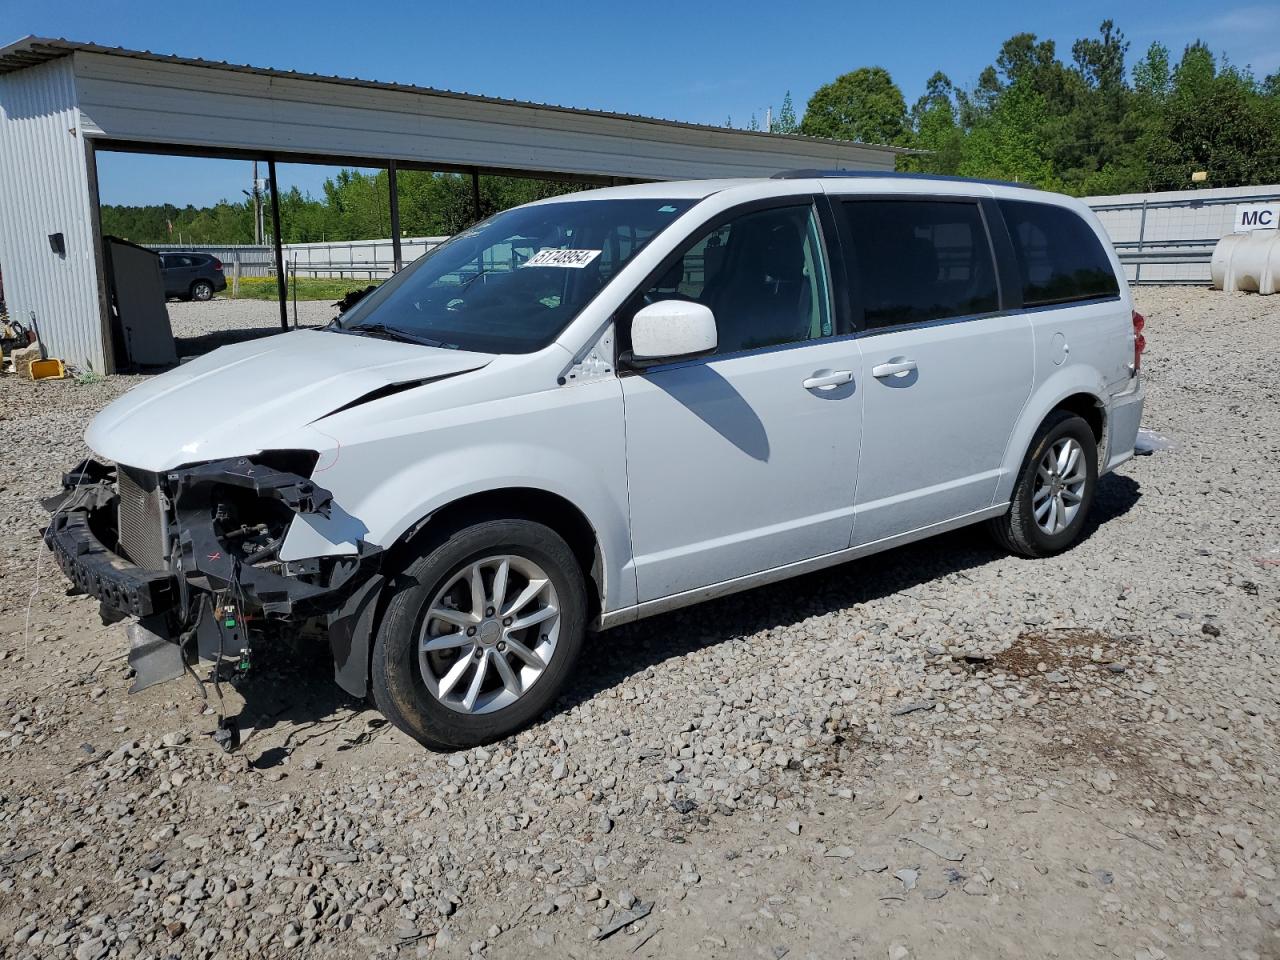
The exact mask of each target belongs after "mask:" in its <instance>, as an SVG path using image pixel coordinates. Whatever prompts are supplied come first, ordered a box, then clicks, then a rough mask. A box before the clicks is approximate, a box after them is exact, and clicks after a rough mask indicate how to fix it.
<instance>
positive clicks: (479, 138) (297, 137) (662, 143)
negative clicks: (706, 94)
mask: <svg viewBox="0 0 1280 960" xmlns="http://www.w3.org/2000/svg"><path fill="white" fill-rule="evenodd" d="M73 58H74V60H75V69H76V83H77V88H78V90H79V93H80V107H81V110H82V111H83V114H84V122H85V130H86V132H87V133H88V134H90V135H93V136H103V137H108V138H110V139H113V140H129V141H142V142H151V143H169V144H184V145H191V146H197V147H200V146H205V147H208V148H210V149H218V148H222V149H227V148H233V149H244V150H261V151H280V152H286V151H287V152H293V153H302V154H313V155H314V154H327V155H336V156H342V155H346V156H353V157H367V158H370V159H398V160H416V161H419V162H423V163H432V164H440V165H447V166H482V167H503V168H511V169H520V170H529V171H541V172H553V173H580V174H586V175H594V176H614V177H623V178H635V179H653V180H677V179H697V178H706V177H740V176H742V177H758V176H762V175H763V176H768V175H770V174H773V173H776V172H777V171H779V170H785V169H794V168H804V167H825V168H833V167H846V168H857V169H867V170H891V169H893V165H894V160H895V154H894V153H893V152H892V151H890V150H887V149H874V148H870V147H867V146H863V145H860V144H855V143H840V142H836V141H823V140H812V139H800V138H790V137H772V136H767V135H760V134H752V133H747V132H744V131H733V130H720V129H716V128H700V127H689V126H681V125H676V124H664V123H660V122H654V121H650V120H642V119H628V118H625V117H619V116H607V115H601V114H586V113H572V112H567V111H563V110H557V109H552V108H546V107H539V106H535V105H528V106H525V105H520V104H510V103H494V102H488V101H481V100H473V99H466V98H460V97H454V96H447V95H443V94H438V93H431V92H425V91H424V92H411V91H407V90H389V89H383V88H376V87H368V86H353V85H349V84H343V83H326V82H323V81H320V80H308V79H302V78H294V77H276V76H266V75H262V74H257V73H250V72H245V71H234V70H225V69H216V68H212V67H201V66H192V65H187V64H175V63H153V62H148V61H145V60H137V59H131V58H127V57H120V56H107V55H104V54H98V53H90V52H85V51H79V52H77V53H75V54H74V55H73Z"/></svg>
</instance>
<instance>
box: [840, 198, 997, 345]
mask: <svg viewBox="0 0 1280 960" xmlns="http://www.w3.org/2000/svg"><path fill="white" fill-rule="evenodd" d="M842 206H843V208H844V215H845V217H846V220H847V222H848V225H849V235H850V236H851V237H852V240H853V258H854V262H853V263H851V264H850V265H849V267H850V272H851V274H852V276H853V278H854V280H855V282H856V284H857V294H858V297H859V299H860V300H861V302H862V309H863V322H864V324H865V325H866V327H867V328H868V329H876V328H879V327H893V326H898V325H899V324H904V323H919V322H922V321H926V320H940V319H945V318H947V317H964V316H971V315H973V314H980V313H990V312H991V311H993V310H996V309H998V308H999V304H1000V297H999V293H998V291H997V288H996V270H995V261H994V259H993V258H992V254H991V243H990V241H989V240H988V239H987V229H986V225H985V224H984V223H983V221H982V213H981V211H980V210H979V209H978V205H977V204H976V203H974V202H971V201H948V200H850V201H846V202H845V203H844V204H842Z"/></svg>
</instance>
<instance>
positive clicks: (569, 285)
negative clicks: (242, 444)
mask: <svg viewBox="0 0 1280 960" xmlns="http://www.w3.org/2000/svg"><path fill="white" fill-rule="evenodd" d="M694 202H695V201H693V200H663V199H652V200H649V199H646V200H576V201H568V202H563V201H562V202H559V203H545V204H537V205H534V206H529V207H518V208H516V209H514V210H507V211H505V212H503V213H499V214H497V215H495V216H493V217H491V218H489V219H488V220H486V221H484V222H483V223H479V224H476V226H474V227H472V228H470V229H469V230H465V231H463V232H462V233H459V234H458V235H456V236H455V237H453V238H451V239H450V240H449V241H448V242H447V243H444V244H442V245H441V246H439V247H437V248H436V249H435V250H433V251H432V252H431V253H429V254H427V255H426V256H425V257H423V258H422V259H420V260H418V261H417V262H416V263H414V264H413V265H411V266H410V267H408V268H407V269H405V270H402V271H401V272H400V273H399V274H397V275H396V276H395V277H394V278H393V279H391V280H389V281H387V282H386V283H385V284H383V285H382V286H381V287H379V288H378V289H377V290H375V291H374V292H373V293H371V294H370V295H369V296H368V297H366V298H365V299H364V300H362V301H360V303H359V304H357V305H356V306H355V307H353V308H352V309H351V310H350V311H349V312H348V313H347V314H346V315H344V316H343V317H342V319H341V321H340V326H341V329H343V330H347V331H354V332H359V331H361V330H365V331H367V332H369V333H371V334H376V335H381V336H388V337H394V338H398V339H405V340H410V341H416V342H421V343H427V344H431V345H436V346H442V347H448V348H451V349H457V350H474V351H477V352H481V353H531V352H533V351H535V350H540V349H542V348H543V347H545V346H547V345H548V344H549V343H551V341H552V340H554V339H555V338H556V337H557V336H558V335H559V334H560V331H562V330H563V329H564V328H565V327H566V326H567V325H568V323H569V322H570V321H571V320H572V319H573V318H574V317H576V316H577V315H578V313H579V312H580V311H581V310H582V308H583V307H585V306H586V305H587V304H588V303H590V302H591V299H592V298H593V297H595V295H596V294H597V293H599V292H600V291H601V290H602V289H603V288H604V286H605V284H606V283H608V282H609V281H610V280H611V279H612V278H613V277H614V276H615V275H616V274H617V272H618V271H619V270H621V269H622V267H623V266H624V265H625V264H626V263H627V262H628V261H629V260H630V259H631V258H632V257H633V256H635V255H636V253H637V252H639V251H640V250H641V249H643V248H644V246H645V244H647V243H648V242H649V241H650V240H652V239H653V238H654V237H655V236H657V235H658V234H659V233H660V232H661V231H662V230H663V228H665V227H666V226H667V224H669V223H671V222H672V221H673V220H675V219H676V217H678V216H680V214H682V213H684V212H685V211H686V210H688V209H689V208H690V207H691V206H693V204H694Z"/></svg>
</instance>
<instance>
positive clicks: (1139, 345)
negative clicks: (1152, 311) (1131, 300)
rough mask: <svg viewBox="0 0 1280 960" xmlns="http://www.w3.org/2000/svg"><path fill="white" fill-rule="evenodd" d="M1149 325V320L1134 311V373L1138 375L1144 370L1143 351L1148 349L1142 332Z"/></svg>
mask: <svg viewBox="0 0 1280 960" xmlns="http://www.w3.org/2000/svg"><path fill="white" fill-rule="evenodd" d="M1146 325H1147V318H1146V317H1144V316H1143V315H1142V314H1140V313H1139V312H1138V311H1137V310H1135V311H1133V372H1134V373H1137V372H1138V371H1139V370H1140V369H1141V368H1142V351H1143V350H1145V349H1147V338H1146V337H1144V336H1143V335H1142V330H1143V328H1144V327H1146Z"/></svg>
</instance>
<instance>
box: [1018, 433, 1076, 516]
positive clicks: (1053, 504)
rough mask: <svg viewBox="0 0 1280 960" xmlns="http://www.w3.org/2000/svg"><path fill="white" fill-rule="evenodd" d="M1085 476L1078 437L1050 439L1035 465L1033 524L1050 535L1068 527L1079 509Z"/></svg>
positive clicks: (1032, 500)
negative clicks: (1046, 448) (1037, 464)
mask: <svg viewBox="0 0 1280 960" xmlns="http://www.w3.org/2000/svg"><path fill="white" fill-rule="evenodd" d="M1088 479H1089V472H1088V469H1087V465H1086V464H1085V455H1084V448H1083V447H1082V446H1081V445H1080V443H1079V441H1077V440H1075V439H1073V438H1071V437H1063V438H1062V439H1060V440H1058V441H1056V442H1055V443H1053V444H1052V445H1051V446H1050V447H1049V449H1048V450H1047V451H1045V454H1044V456H1043V457H1041V458H1040V464H1039V466H1038V468H1037V469H1036V482H1035V489H1034V490H1033V492H1032V494H1031V512H1032V514H1033V515H1034V517H1035V521H1036V526H1038V527H1039V528H1040V529H1041V530H1042V531H1044V532H1045V533H1047V534H1049V535H1050V536H1053V535H1055V534H1059V533H1061V532H1062V531H1063V530H1065V529H1066V528H1067V527H1069V526H1070V525H1071V522H1072V521H1073V520H1075V518H1076V514H1077V513H1079V512H1080V504H1081V502H1082V501H1083V500H1084V485H1085V484H1086V483H1087V482H1088Z"/></svg>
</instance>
